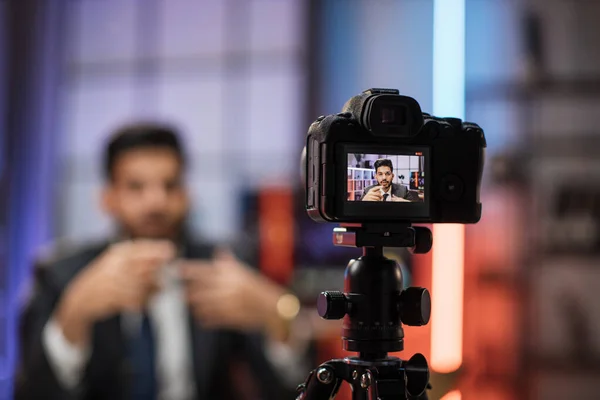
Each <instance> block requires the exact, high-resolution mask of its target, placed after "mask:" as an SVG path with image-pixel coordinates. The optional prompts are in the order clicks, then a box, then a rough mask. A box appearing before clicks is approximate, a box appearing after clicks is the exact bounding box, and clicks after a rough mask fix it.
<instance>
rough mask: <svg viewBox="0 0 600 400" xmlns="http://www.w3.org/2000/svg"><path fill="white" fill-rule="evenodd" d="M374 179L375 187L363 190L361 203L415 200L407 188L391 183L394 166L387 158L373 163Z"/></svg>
mask: <svg viewBox="0 0 600 400" xmlns="http://www.w3.org/2000/svg"><path fill="white" fill-rule="evenodd" d="M375 178H376V179H377V185H372V186H369V187H367V188H365V190H364V192H363V197H362V201H405V202H406V201H407V202H410V201H413V200H415V199H414V197H417V199H418V196H413V195H412V193H411V192H410V191H409V190H408V188H407V187H406V186H404V185H401V184H399V183H393V182H392V181H393V180H394V165H393V164H392V161H391V160H389V159H387V158H382V159H379V160H377V161H375Z"/></svg>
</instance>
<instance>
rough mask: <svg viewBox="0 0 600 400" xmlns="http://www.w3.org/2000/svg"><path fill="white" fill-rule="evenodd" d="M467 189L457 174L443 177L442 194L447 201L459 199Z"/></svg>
mask: <svg viewBox="0 0 600 400" xmlns="http://www.w3.org/2000/svg"><path fill="white" fill-rule="evenodd" d="M464 191H465V185H464V183H463V181H462V179H460V177H458V176H456V175H446V176H445V177H443V178H442V181H441V186H440V196H441V197H442V199H444V200H446V201H458V200H460V199H461V197H462V195H463V193H464Z"/></svg>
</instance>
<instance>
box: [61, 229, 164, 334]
mask: <svg viewBox="0 0 600 400" xmlns="http://www.w3.org/2000/svg"><path fill="white" fill-rule="evenodd" d="M174 256H175V248H174V246H173V245H172V244H171V243H170V242H166V241H152V240H139V241H128V242H122V243H118V244H114V245H112V246H110V247H109V248H108V249H107V250H106V251H105V252H104V253H102V254H101V255H100V256H99V257H98V258H97V259H96V260H94V261H93V262H92V263H91V264H90V265H89V266H87V267H85V268H84V269H83V271H82V272H81V273H80V274H79V275H78V276H77V277H76V278H75V279H74V280H73V282H72V283H71V284H70V285H69V286H68V287H67V289H66V291H65V294H64V296H63V298H62V300H61V302H60V304H59V306H58V308H57V311H56V314H55V316H56V318H57V322H58V324H59V325H60V326H61V328H62V330H63V334H64V335H65V337H66V338H67V340H69V341H70V342H71V343H73V344H76V345H81V344H83V343H85V342H86V341H87V340H88V339H89V329H90V327H91V326H92V324H93V323H94V322H96V321H99V320H101V319H104V318H108V317H110V316H112V315H115V314H117V313H119V312H121V311H126V310H131V311H134V310H140V309H141V308H142V307H143V306H144V305H145V303H146V301H147V300H148V298H149V296H150V295H151V294H152V292H153V291H154V290H155V289H156V287H157V284H158V282H157V274H156V271H157V270H158V268H160V267H161V266H162V265H164V264H165V263H166V262H168V261H170V260H172V259H173V257H174Z"/></svg>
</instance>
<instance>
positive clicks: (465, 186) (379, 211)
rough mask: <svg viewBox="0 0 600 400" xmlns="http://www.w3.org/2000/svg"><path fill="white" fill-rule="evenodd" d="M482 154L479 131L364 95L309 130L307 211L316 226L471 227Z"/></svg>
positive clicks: (388, 93)
mask: <svg viewBox="0 0 600 400" xmlns="http://www.w3.org/2000/svg"><path fill="white" fill-rule="evenodd" d="M485 147H486V141H485V135H484V132H483V130H482V129H481V128H480V127H479V126H478V125H477V124H474V123H469V122H463V121H461V120H460V119H457V118H438V117H434V116H432V115H429V114H426V113H422V112H421V107H420V106H419V103H418V102H417V101H416V100H415V99H413V98H411V97H407V96H402V95H400V94H399V91H398V90H395V89H369V90H366V91H364V92H363V93H361V94H360V95H357V96H354V97H352V98H351V99H350V100H348V102H346V104H345V105H344V107H343V109H342V112H341V113H339V114H335V115H328V116H321V117H319V118H317V120H316V121H314V122H313V123H312V124H311V126H310V128H309V130H308V134H307V138H306V148H305V160H304V166H305V170H304V174H305V175H304V176H305V181H306V188H305V189H306V210H307V212H308V214H309V216H310V217H311V218H312V219H313V220H315V221H318V222H340V223H366V222H407V223H413V222H415V223H462V224H466V223H476V222H478V221H479V219H480V218H481V203H480V199H479V192H480V185H481V178H482V173H483V165H484V157H485Z"/></svg>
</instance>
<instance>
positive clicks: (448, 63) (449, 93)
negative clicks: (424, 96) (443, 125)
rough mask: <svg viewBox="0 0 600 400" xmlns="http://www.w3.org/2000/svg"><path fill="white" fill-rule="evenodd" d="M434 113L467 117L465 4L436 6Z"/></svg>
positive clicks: (442, 1) (446, 0) (461, 0)
mask: <svg viewBox="0 0 600 400" xmlns="http://www.w3.org/2000/svg"><path fill="white" fill-rule="evenodd" d="M433 113H434V114H435V115H437V116H440V117H456V118H464V116H465V0H434V2H433Z"/></svg>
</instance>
